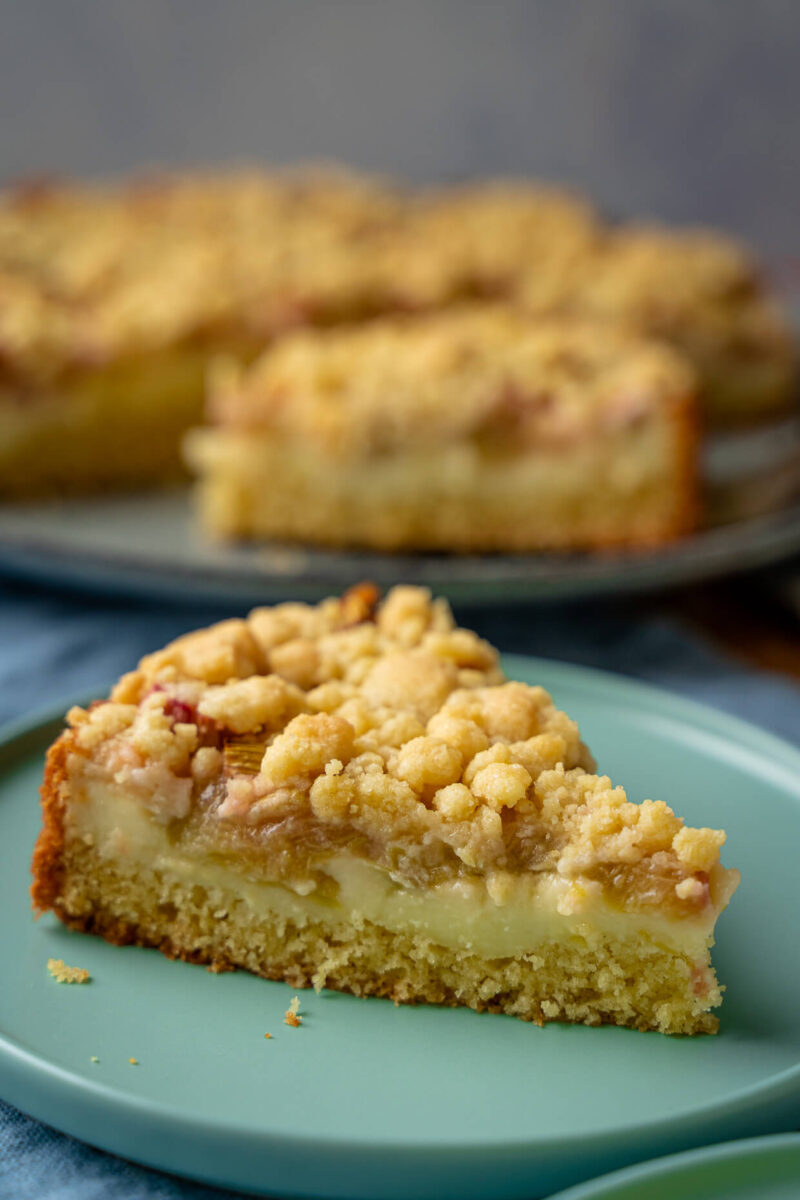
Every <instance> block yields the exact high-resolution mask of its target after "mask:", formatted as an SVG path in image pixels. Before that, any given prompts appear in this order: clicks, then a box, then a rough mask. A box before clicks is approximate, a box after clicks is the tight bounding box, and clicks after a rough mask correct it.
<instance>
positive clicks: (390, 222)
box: [0, 168, 592, 383]
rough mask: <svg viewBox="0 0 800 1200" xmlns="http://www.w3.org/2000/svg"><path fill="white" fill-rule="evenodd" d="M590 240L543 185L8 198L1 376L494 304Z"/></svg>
mask: <svg viewBox="0 0 800 1200" xmlns="http://www.w3.org/2000/svg"><path fill="white" fill-rule="evenodd" d="M451 210H452V211H451ZM448 213H451V215H450V216H448ZM504 214H506V216H507V218H508V219H506V217H505V216H504ZM591 224H592V222H591V218H590V217H589V215H588V205H584V204H583V203H582V202H580V201H577V200H573V199H572V198H570V197H567V196H566V195H562V194H560V193H557V192H549V191H546V190H542V189H538V188H536V187H532V186H530V185H517V186H516V187H515V188H505V189H497V188H494V187H491V186H481V187H475V188H472V189H470V190H466V191H463V192H453V193H448V192H431V193H415V194H411V193H407V192H403V191H401V190H400V189H399V188H398V187H396V186H394V185H390V184H388V183H386V182H384V181H381V180H373V179H370V178H369V177H364V176H359V175H356V174H351V173H349V172H346V171H342V170H335V169H331V168H328V169H326V170H321V169H318V168H317V169H314V168H312V169H308V170H299V171H298V170H295V171H285V172H273V173H266V172H260V171H256V170H252V171H240V172H232V173H230V174H228V175H205V176H204V175H185V176H168V175H164V176H160V177H152V178H149V179H148V178H143V179H140V180H134V181H132V182H128V183H126V184H123V185H121V186H98V187H90V186H83V187H81V186H68V185H65V184H59V183H40V184H36V185H28V186H21V187H18V188H16V189H11V190H9V191H7V192H5V193H4V194H2V195H0V367H2V370H3V374H7V375H9V377H10V378H12V379H16V378H19V379H23V380H29V381H38V382H40V383H44V382H47V381H49V380H52V379H53V378H55V377H56V376H58V374H59V372H62V371H63V370H64V369H66V368H68V367H70V366H71V365H74V364H78V365H84V366H86V365H92V364H98V363H103V362H104V361H107V360H108V359H110V358H113V357H115V356H118V355H120V354H122V355H125V354H136V353H137V352H140V351H142V350H146V349H149V350H153V349H159V348H163V347H165V346H167V347H168V346H172V345H174V344H176V343H178V342H181V343H183V342H186V341H187V340H188V341H190V342H197V341H199V342H200V343H201V344H202V343H204V342H206V341H210V344H211V345H213V346H215V347H216V348H217V349H226V348H227V349H229V350H230V351H231V352H245V356H247V354H248V353H255V351H256V349H261V348H262V347H263V345H264V344H265V341H268V340H269V339H270V338H272V337H274V336H276V335H278V334H281V333H283V331H284V330H285V329H287V328H292V327H295V326H304V325H313V326H317V325H327V324H337V323H339V322H342V321H352V320H356V321H358V320H362V319H364V318H367V317H371V316H373V315H375V314H380V313H386V312H396V311H418V310H421V309H427V308H430V307H434V308H435V307H440V306H442V305H447V304H449V303H451V302H453V301H457V300H459V299H463V298H464V297H466V296H475V295H485V294H486V293H487V292H492V291H494V290H496V288H497V286H498V284H499V282H502V280H504V279H505V276H506V275H507V272H508V267H509V265H510V264H513V263H514V262H515V261H516V260H517V259H518V258H519V256H520V255H527V256H528V258H529V261H531V262H534V261H539V260H540V259H544V258H547V257H548V256H549V255H550V254H551V253H553V252H555V249H556V247H557V246H558V245H560V243H561V241H562V240H563V241H564V243H565V245H566V244H570V245H572V244H573V242H575V240H576V239H577V240H580V239H581V233H580V231H581V230H583V229H584V228H585V227H586V226H591ZM479 230H482V231H483V233H482V236H480V237H478V236H477V235H478V231H479ZM446 231H449V232H448V233H447V236H445V232H446ZM559 253H560V252H559ZM506 285H507V281H506V284H504V286H506Z"/></svg>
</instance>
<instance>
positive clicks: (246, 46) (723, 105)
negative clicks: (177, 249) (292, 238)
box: [0, 0, 800, 256]
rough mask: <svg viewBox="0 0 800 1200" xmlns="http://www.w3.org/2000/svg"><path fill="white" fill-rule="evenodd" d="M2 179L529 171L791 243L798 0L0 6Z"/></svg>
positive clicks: (651, 210) (799, 196)
mask: <svg viewBox="0 0 800 1200" xmlns="http://www.w3.org/2000/svg"><path fill="white" fill-rule="evenodd" d="M0 16H2V27H1V28H2V34H1V35H0V177H2V178H3V179H10V178H13V177H15V176H18V175H24V174H29V173H38V172H48V171H54V170H55V171H66V172H73V173H81V174H92V173H108V172H119V171H122V170H125V169H127V168H130V167H135V166H143V165H146V164H155V163H173V164H188V163H203V162H208V161H241V160H243V159H245V160H246V159H263V158H266V159H270V160H274V161H287V160H292V159H296V158H302V157H307V156H327V157H340V158H343V159H345V160H348V161H350V162H352V163H354V164H358V165H361V166H364V167H370V168H377V169H384V170H389V171H395V172H398V173H401V174H405V175H408V176H411V177H412V178H415V179H419V180H429V179H436V178H460V177H463V176H467V175H470V174H473V173H477V174H480V173H487V172H507V173H512V172H527V173H534V174H537V175H541V176H545V177H551V178H556V179H563V180H566V181H568V182H571V183H575V184H579V185H582V186H585V187H586V188H588V189H589V190H590V191H591V192H592V193H593V194H594V195H595V196H596V197H597V198H598V200H599V201H600V202H601V203H602V204H603V205H605V206H606V207H607V208H608V209H610V210H613V211H615V212H620V213H646V214H652V215H659V216H662V217H667V218H671V219H677V220H681V221H706V222H716V223H719V224H722V225H725V226H728V227H729V228H731V229H733V230H736V231H739V232H740V233H743V234H745V235H746V236H749V237H750V238H752V239H753V240H754V241H755V242H756V243H757V244H759V245H760V246H761V248H762V250H764V251H765V252H766V253H768V254H770V255H775V256H783V255H792V254H797V253H798V252H800V230H799V229H798V219H799V218H800V136H798V132H799V131H798V117H800V0H527V2H526V0H495V2H494V3H492V2H491V0H485V2H483V3H481V2H477V0H393V2H391V0H327V2H326V0H0Z"/></svg>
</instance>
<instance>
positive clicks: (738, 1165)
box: [550, 1133, 800, 1200]
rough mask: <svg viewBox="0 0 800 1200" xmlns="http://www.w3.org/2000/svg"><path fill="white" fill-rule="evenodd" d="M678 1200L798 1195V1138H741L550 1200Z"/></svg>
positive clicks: (655, 1162) (776, 1198) (642, 1165)
mask: <svg viewBox="0 0 800 1200" xmlns="http://www.w3.org/2000/svg"><path fill="white" fill-rule="evenodd" d="M732 1176H733V1177H734V1178H732ZM731 1185H733V1188H734V1192H735V1194H734V1193H732V1192H731V1190H730V1189H731ZM776 1188H779V1189H780V1192H779V1193H778V1192H777V1191H776V1190H775V1189H776ZM688 1189H691V1190H688ZM784 1189H785V1190H784ZM677 1195H681V1196H697V1197H701V1196H702V1197H703V1200H746V1198H747V1200H768V1198H769V1200H781V1198H782V1197H784V1196H786V1197H787V1198H788V1197H789V1196H792V1197H794V1196H797V1195H800V1133H778V1134H774V1135H772V1136H771V1137H761V1138H745V1139H744V1140H742V1141H739V1142H723V1143H722V1144H721V1145H716V1146H704V1147H703V1148H702V1149H700V1150H689V1151H687V1152H685V1153H683V1154H670V1155H668V1156H667V1157H666V1158H656V1159H653V1160H652V1161H651V1162H646V1163H639V1164H637V1165H636V1166H635V1167H626V1168H625V1169H624V1170H622V1171H614V1172H612V1174H610V1175H603V1176H601V1178H599V1179H593V1180H591V1181H590V1182H589V1183H582V1184H579V1185H578V1186H577V1187H574V1188H569V1189H568V1190H567V1191H566V1192H558V1193H557V1195H554V1196H551V1198H550V1200H667V1198H668V1197H669V1198H671V1197H673V1196H677Z"/></svg>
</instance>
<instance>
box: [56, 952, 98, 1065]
mask: <svg viewBox="0 0 800 1200" xmlns="http://www.w3.org/2000/svg"><path fill="white" fill-rule="evenodd" d="M47 969H48V971H49V972H50V974H51V975H52V976H53V979H55V981H56V983H88V982H89V980H90V979H91V975H90V974H89V972H88V971H87V970H86V968H85V967H68V966H67V964H66V963H65V962H64V960H63V958H48V960H47ZM92 1061H93V1062H96V1061H97V1060H96V1059H92Z"/></svg>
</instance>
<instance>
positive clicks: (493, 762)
mask: <svg viewBox="0 0 800 1200" xmlns="http://www.w3.org/2000/svg"><path fill="white" fill-rule="evenodd" d="M376 601H377V596H376V594H375V591H374V589H371V588H370V587H368V586H365V585H362V586H361V587H359V588H355V589H353V590H352V591H351V592H349V593H347V594H346V595H345V596H344V597H343V598H342V599H331V600H327V601H324V602H323V603H322V604H320V605H318V606H316V607H309V606H306V605H302V604H284V605H279V606H277V607H275V608H263V609H256V610H255V611H254V612H252V613H251V614H250V616H249V617H248V618H247V620H231V621H226V622H223V623H222V624H220V625H216V626H212V627H211V628H209V629H206V630H202V631H200V632H197V633H194V634H189V635H187V636H186V637H183V638H180V639H178V640H177V641H176V642H173V643H172V644H171V645H169V646H167V647H166V649H164V650H162V651H160V652H158V653H155V654H152V655H150V656H148V657H147V658H144V659H143V660H142V662H141V663H140V664H139V667H138V669H137V670H135V671H133V672H132V673H131V674H129V675H126V676H124V677H123V678H122V679H121V680H120V682H119V684H118V685H117V686H116V687H115V689H114V691H113V692H112V695H111V698H110V699H109V700H103V701H97V702H96V703H95V704H93V705H91V706H90V707H89V708H88V709H80V708H78V709H73V710H72V711H71V712H70V714H69V728H68V729H67V731H66V732H64V733H63V734H62V735H61V737H60V738H59V739H58V740H57V741H56V743H55V744H54V745H53V746H52V748H51V749H50V752H49V755H48V760H47V768H46V773H45V779H44V785H43V788H42V801H43V813H44V825H43V829H42V831H41V834H40V836H39V840H38V843H37V846H36V850H35V854H34V861H33V871H34V883H33V901H34V905H35V907H36V909H37V910H39V911H45V910H53V911H54V912H55V913H56V915H57V916H58V917H59V918H60V919H61V920H62V921H64V922H65V923H66V924H67V925H69V926H71V927H72V928H74V929H78V930H85V931H90V932H94V933H97V934H100V935H101V936H102V937H105V938H106V939H107V940H109V941H111V942H115V943H131V942H133V943H138V944H141V945H145V946H157V947H159V948H160V949H161V950H163V951H164V953H166V954H167V955H169V956H170V957H180V958H185V959H188V960H190V961H193V962H201V963H207V964H209V965H210V966H212V967H213V968H215V969H226V968H230V967H243V968H245V969H247V970H249V971H253V972H255V973H257V974H260V975H263V976H266V977H268V978H271V979H283V980H286V981H287V982H288V983H290V984H291V985H292V986H293V987H302V986H306V985H309V984H313V985H314V986H317V987H323V986H326V987H331V988H338V989H341V990H346V991H351V992H354V993H355V994H357V995H378V996H388V997H391V998H392V999H394V1000H395V1001H398V1002H432V1003H442V1004H451V1005H455V1004H461V1005H469V1006H470V1007H472V1008H475V1009H479V1010H480V1009H489V1010H491V1011H495V1012H504V1013H509V1014H514V1015H516V1016H519V1017H522V1018H525V1019H527V1020H532V1021H536V1022H539V1023H541V1022H544V1021H548V1020H562V1021H573V1022H584V1023H586V1024H590V1025H596V1024H601V1023H614V1024H619V1025H628V1026H632V1027H634V1028H637V1029H655V1030H661V1031H662V1032H665V1033H699V1032H713V1031H714V1030H715V1029H716V1027H717V1021H716V1018H715V1017H714V1016H713V1015H712V1009H714V1008H715V1007H716V1006H717V1005H718V1004H719V1003H720V999H721V995H720V987H719V985H718V983H717V980H716V977H715V975H714V972H713V970H712V967H711V964H710V956H709V947H710V946H711V945H712V943H713V931H714V924H715V921H716V919H717V917H718V915H719V913H720V912H721V911H722V909H724V907H725V906H726V904H727V902H728V900H729V898H730V896H731V894H732V892H733V890H734V889H735V887H736V884H737V882H738V874H737V872H735V871H731V870H726V869H725V868H723V867H722V866H721V864H720V861H719V850H720V846H721V845H722V843H723V842H724V837H725V835H724V834H723V833H722V832H719V831H716V830H712V829H692V828H689V827H687V826H685V825H684V824H683V822H682V821H681V820H680V819H679V818H678V817H677V816H675V815H674V814H673V812H672V811H671V810H670V809H669V808H668V807H667V805H666V804H664V803H663V802H660V801H655V802H653V801H649V800H646V801H645V802H644V803H642V804H633V803H630V802H628V801H627V799H626V797H625V793H624V792H623V791H622V789H621V788H619V787H616V788H615V787H613V786H612V784H611V783H610V781H609V780H608V779H607V778H604V777H601V776H597V775H595V774H594V763H593V760H592V758H591V755H590V753H589V751H588V750H587V749H586V747H585V746H584V745H583V743H582V742H581V740H580V736H579V733H578V729H577V727H576V725H575V723H574V722H573V721H571V720H570V719H569V717H568V716H566V715H565V714H564V713H563V712H560V711H559V710H558V709H557V708H556V707H555V706H554V705H553V703H552V701H551V699H550V697H549V695H548V694H547V693H546V692H545V691H544V690H543V689H542V688H540V687H530V686H528V685H527V684H524V683H515V682H507V681H506V680H505V679H504V676H503V674H502V672H501V671H500V669H499V667H498V662H497V655H496V653H495V651H494V650H493V649H492V648H491V647H490V646H489V645H488V644H487V643H486V642H484V641H482V640H480V639H479V638H478V637H477V636H475V635H474V634H473V633H470V632H469V631H467V630H464V629H457V628H455V627H454V623H453V620H452V617H451V615H450V612H449V609H448V608H447V605H446V604H445V603H444V602H443V601H433V602H432V601H431V599H430V597H429V595H428V594H427V593H426V592H424V591H423V590H421V589H416V588H410V587H399V588H396V589H395V590H394V591H392V592H390V593H389V595H388V596H387V598H386V600H385V601H384V602H383V603H382V604H380V605H378V604H377V603H376Z"/></svg>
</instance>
